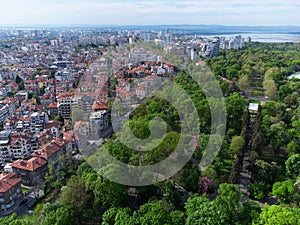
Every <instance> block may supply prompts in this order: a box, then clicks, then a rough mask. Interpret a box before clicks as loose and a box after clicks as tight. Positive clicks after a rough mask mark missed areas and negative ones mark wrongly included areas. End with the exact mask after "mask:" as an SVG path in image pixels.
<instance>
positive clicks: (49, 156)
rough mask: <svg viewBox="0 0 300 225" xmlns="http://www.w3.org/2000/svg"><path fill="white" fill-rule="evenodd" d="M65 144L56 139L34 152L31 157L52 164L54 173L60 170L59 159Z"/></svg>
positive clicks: (63, 151)
mask: <svg viewBox="0 0 300 225" xmlns="http://www.w3.org/2000/svg"><path fill="white" fill-rule="evenodd" d="M65 149H66V145H65V143H64V142H63V141H62V140H61V139H59V138H57V139H55V140H53V141H51V142H48V143H46V144H44V145H43V146H41V147H40V148H39V149H38V150H36V151H34V152H33V153H32V154H31V155H32V156H33V157H40V158H43V159H45V160H46V161H47V162H48V164H52V163H53V164H54V169H55V171H58V169H59V168H60V166H61V165H60V163H59V160H58V159H59V157H60V156H61V155H63V154H64V153H65Z"/></svg>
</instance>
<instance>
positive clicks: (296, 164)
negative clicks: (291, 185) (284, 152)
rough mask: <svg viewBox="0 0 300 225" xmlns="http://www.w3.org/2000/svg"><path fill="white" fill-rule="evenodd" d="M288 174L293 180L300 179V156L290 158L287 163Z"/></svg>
mask: <svg viewBox="0 0 300 225" xmlns="http://www.w3.org/2000/svg"><path fill="white" fill-rule="evenodd" d="M285 166H286V174H287V175H288V176H289V177H291V178H296V177H299V175H300V154H295V155H292V156H290V157H289V158H288V159H287V160H286V162H285Z"/></svg>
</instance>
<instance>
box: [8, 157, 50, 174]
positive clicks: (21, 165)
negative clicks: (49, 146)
mask: <svg viewBox="0 0 300 225" xmlns="http://www.w3.org/2000/svg"><path fill="white" fill-rule="evenodd" d="M46 164H47V161H46V160H45V159H43V158H40V157H32V158H30V159H28V160H23V159H18V160H16V161H15V162H13V163H12V164H11V167H15V168H18V169H23V170H28V171H35V170H37V169H38V168H40V167H42V166H45V165H46Z"/></svg>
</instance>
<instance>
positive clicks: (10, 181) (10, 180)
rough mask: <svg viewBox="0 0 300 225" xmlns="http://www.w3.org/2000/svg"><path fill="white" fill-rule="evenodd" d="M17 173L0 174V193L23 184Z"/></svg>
mask: <svg viewBox="0 0 300 225" xmlns="http://www.w3.org/2000/svg"><path fill="white" fill-rule="evenodd" d="M16 175H17V174H16V173H7V172H3V173H1V174H0V193H5V192H7V191H8V190H9V189H11V188H13V187H14V186H16V185H17V184H18V183H20V182H21V179H20V178H17V176H16Z"/></svg>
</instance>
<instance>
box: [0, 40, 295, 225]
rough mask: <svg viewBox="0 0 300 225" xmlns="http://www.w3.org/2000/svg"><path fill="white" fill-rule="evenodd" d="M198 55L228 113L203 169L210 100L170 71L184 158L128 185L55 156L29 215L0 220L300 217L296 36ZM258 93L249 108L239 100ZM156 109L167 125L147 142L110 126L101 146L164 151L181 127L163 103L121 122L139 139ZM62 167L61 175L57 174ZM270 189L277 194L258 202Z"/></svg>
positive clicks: (126, 153)
mask: <svg viewBox="0 0 300 225" xmlns="http://www.w3.org/2000/svg"><path fill="white" fill-rule="evenodd" d="M206 63H207V65H208V66H209V67H210V68H211V70H212V71H213V73H214V75H215V77H216V78H217V80H218V81H219V83H220V86H221V89H222V92H223V94H224V96H225V103H226V113H227V126H226V134H225V138H224V140H223V143H222V145H221V148H220V151H219V152H218V155H217V157H216V158H215V160H214V162H213V164H212V165H211V166H210V167H209V168H208V169H206V170H204V171H200V170H199V168H198V167H197V165H196V163H195V162H197V161H200V160H201V158H202V156H203V150H204V149H205V147H206V145H207V143H208V140H209V137H210V125H211V114H210V105H209V102H208V100H207V99H206V97H205V95H204V93H203V91H202V90H201V88H199V86H198V84H197V83H196V82H195V81H194V80H193V79H192V78H191V76H189V74H188V70H187V69H186V70H185V69H183V70H182V71H180V72H179V73H178V75H177V76H176V77H174V78H173V81H174V82H175V83H177V84H178V85H180V86H181V87H182V88H183V89H184V90H185V91H186V92H187V93H188V94H189V96H190V97H191V99H192V101H193V103H194V105H195V107H196V109H197V112H198V116H199V122H200V128H199V129H200V130H201V132H200V133H201V137H200V139H199V143H197V147H196V151H195V152H194V155H193V158H192V159H193V160H190V161H189V163H188V164H187V165H186V166H185V167H184V168H182V169H181V170H180V171H179V172H178V173H177V174H176V175H175V176H173V177H172V178H171V179H168V180H166V181H163V182H160V183H157V184H155V185H148V186H143V187H129V186H124V185H120V184H117V183H113V182H111V181H110V180H108V179H106V178H103V177H101V176H100V175H99V174H98V173H97V172H96V171H95V170H93V169H92V168H91V167H90V166H89V164H88V163H86V162H80V163H78V165H74V164H71V165H68V164H67V162H68V160H66V159H62V160H66V166H65V167H63V168H62V171H61V174H58V175H56V176H54V175H52V174H51V171H52V170H51V168H49V172H48V175H47V177H46V181H47V182H46V185H45V191H46V193H55V195H57V196H56V197H55V198H53V199H50V200H49V199H48V200H47V199H45V200H44V201H41V203H39V204H38V205H36V207H35V211H34V214H33V215H28V216H25V217H22V218H17V217H16V216H15V215H12V216H11V217H8V218H1V219H0V224H3V225H6V224H7V225H18V224H20V225H23V224H24V225H26V224H42V225H53V224H57V225H64V224H66V225H67V224H74V225H75V224H103V225H110V224H111V225H112V224H120V225H121V224H124V225H125V224H126V225H127V224H151V225H155V224H174V225H177V224H178V225H179V224H220V225H221V224H224V225H228V224H243V225H247V224H282V225H283V224H291V225H298V224H300V209H299V201H300V192H299V187H298V183H299V181H300V96H299V95H300V81H299V80H297V79H290V80H289V79H288V76H289V75H291V74H293V73H294V72H297V71H300V44H295V43H276V44H275V43H251V44H248V45H246V47H245V48H244V49H241V50H224V51H223V50H222V51H221V52H220V54H219V56H218V57H215V58H212V59H208V60H206ZM194 64H195V63H193V64H192V63H191V64H190V65H188V66H190V67H189V69H193V67H195V65H194ZM223 78H226V79H223ZM228 80H229V81H231V82H228ZM265 96H267V98H265V100H264V104H262V105H261V106H260V107H259V108H258V112H257V114H256V115H255V117H253V116H252V115H251V114H250V113H249V112H248V103H249V102H257V101H258V100H257V99H255V97H263V98H264V97H265ZM252 97H253V99H252ZM155 117H160V118H162V119H163V120H164V121H166V123H167V134H166V136H165V138H164V140H163V142H162V143H160V144H159V145H158V146H157V147H156V148H155V149H154V150H153V151H150V152H144V153H140V152H136V151H133V150H131V149H129V148H128V147H126V146H124V145H123V144H122V143H121V142H120V141H119V140H118V139H116V137H115V136H113V137H112V138H111V139H109V140H107V142H106V149H107V151H109V153H110V154H111V155H113V156H114V157H115V158H117V159H118V160H120V161H122V162H124V163H127V164H132V165H141V164H142V165H148V164H153V163H155V162H157V161H160V160H162V159H164V158H166V157H167V156H168V155H169V154H170V153H171V152H172V151H174V149H175V148H176V145H177V143H178V139H179V135H180V129H181V125H180V119H179V115H178V112H176V110H175V108H174V107H173V106H172V105H171V104H169V103H168V102H166V101H164V100H162V99H159V98H157V97H152V98H150V99H149V100H148V101H147V102H145V103H142V104H141V105H140V106H139V107H138V108H137V109H136V110H135V112H134V114H133V115H131V117H130V128H131V130H132V132H133V133H134V134H135V135H136V136H137V137H138V138H141V139H145V138H147V137H148V136H149V135H150V130H149V128H148V126H149V121H150V120H151V119H152V118H155ZM249 124H252V125H251V136H248V131H247V130H248V129H249ZM125 139H126V137H125ZM249 143H250V144H249ZM247 146H248V147H247ZM246 148H248V150H249V151H250V165H249V168H248V170H249V172H250V173H251V180H250V184H249V186H248V192H249V194H250V198H249V199H247V200H244V199H243V197H244V196H243V193H242V192H241V191H240V188H239V186H238V185H237V183H238V180H239V174H240V170H241V167H242V161H243V157H244V152H245V151H246ZM50 167H51V165H50ZM111 169H113V168H111ZM66 176H68V177H70V179H69V180H68V181H66V180H64V179H62V177H66ZM53 180H56V181H55V182H53ZM270 196H273V198H275V199H276V200H277V204H274V205H272V206H269V205H268V204H265V205H264V203H265V202H266V199H267V198H268V197H270Z"/></svg>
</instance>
